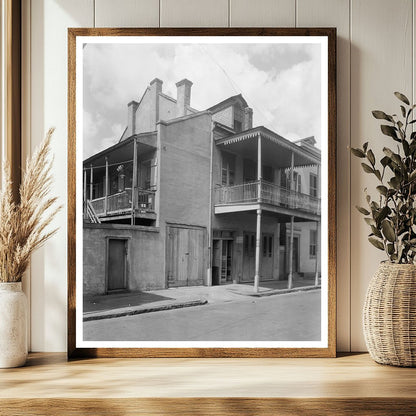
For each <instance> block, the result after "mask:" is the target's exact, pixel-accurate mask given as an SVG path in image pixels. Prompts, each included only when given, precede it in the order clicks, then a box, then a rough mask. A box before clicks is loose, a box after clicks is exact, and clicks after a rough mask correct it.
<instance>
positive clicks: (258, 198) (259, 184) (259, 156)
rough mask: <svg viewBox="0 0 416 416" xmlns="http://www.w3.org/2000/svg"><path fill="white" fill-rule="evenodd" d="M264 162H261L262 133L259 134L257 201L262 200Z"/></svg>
mask: <svg viewBox="0 0 416 416" xmlns="http://www.w3.org/2000/svg"><path fill="white" fill-rule="evenodd" d="M261 171H262V163H261V134H260V133H259V134H258V136H257V202H259V203H260V202H261V180H262V174H261V173H262V172H261Z"/></svg>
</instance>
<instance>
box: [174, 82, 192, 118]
mask: <svg viewBox="0 0 416 416" xmlns="http://www.w3.org/2000/svg"><path fill="white" fill-rule="evenodd" d="M191 87H192V82H191V81H189V79H186V78H184V79H183V80H182V81H179V82H177V83H176V88H177V89H178V90H177V91H178V92H177V98H176V101H177V102H176V106H177V116H178V117H181V116H185V115H186V106H189V105H191Z"/></svg>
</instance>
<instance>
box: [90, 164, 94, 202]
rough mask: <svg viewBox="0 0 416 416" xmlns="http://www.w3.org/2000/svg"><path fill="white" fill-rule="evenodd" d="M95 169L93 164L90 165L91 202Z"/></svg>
mask: <svg viewBox="0 0 416 416" xmlns="http://www.w3.org/2000/svg"><path fill="white" fill-rule="evenodd" d="M93 176H94V173H93V169H92V163H91V165H90V201H91V200H92V188H93Z"/></svg>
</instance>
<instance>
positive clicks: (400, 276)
mask: <svg viewBox="0 0 416 416" xmlns="http://www.w3.org/2000/svg"><path fill="white" fill-rule="evenodd" d="M363 327H364V337H365V342H366V344H367V349H368V351H369V353H370V355H371V357H372V358H373V360H374V361H376V362H378V363H380V364H390V365H395V366H400V367H416V266H415V265H412V264H393V263H389V262H384V263H381V264H380V266H379V268H378V270H377V272H376V274H375V275H374V277H373V278H372V280H371V282H370V285H369V287H368V290H367V295H366V299H365V303H364V313H363Z"/></svg>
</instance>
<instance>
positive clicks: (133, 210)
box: [131, 137, 137, 225]
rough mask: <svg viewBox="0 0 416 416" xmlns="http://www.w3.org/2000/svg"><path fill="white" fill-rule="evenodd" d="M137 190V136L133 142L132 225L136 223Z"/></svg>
mask: <svg viewBox="0 0 416 416" xmlns="http://www.w3.org/2000/svg"><path fill="white" fill-rule="evenodd" d="M136 190H137V138H136V137H135V138H134V142H133V181H132V186H131V225H134V220H135V209H136V203H135V201H136Z"/></svg>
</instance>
